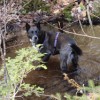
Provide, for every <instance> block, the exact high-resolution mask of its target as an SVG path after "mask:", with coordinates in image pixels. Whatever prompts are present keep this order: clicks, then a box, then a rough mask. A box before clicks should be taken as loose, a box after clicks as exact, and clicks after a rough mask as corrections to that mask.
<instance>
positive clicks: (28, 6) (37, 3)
mask: <svg viewBox="0 0 100 100" xmlns="http://www.w3.org/2000/svg"><path fill="white" fill-rule="evenodd" d="M44 5H45V6H44ZM22 6H23V10H21V12H22V13H24V14H26V13H28V12H30V11H37V10H39V9H41V10H42V11H46V12H49V9H50V7H49V6H48V5H46V3H45V2H43V1H42V0H31V1H30V2H28V1H23V3H22Z"/></svg>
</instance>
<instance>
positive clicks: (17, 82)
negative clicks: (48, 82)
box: [0, 47, 46, 100]
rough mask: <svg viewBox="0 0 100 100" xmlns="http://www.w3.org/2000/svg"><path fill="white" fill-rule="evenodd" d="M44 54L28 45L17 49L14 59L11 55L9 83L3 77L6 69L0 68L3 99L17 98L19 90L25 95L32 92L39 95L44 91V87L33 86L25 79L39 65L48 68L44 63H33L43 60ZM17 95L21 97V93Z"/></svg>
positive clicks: (1, 95) (0, 87)
mask: <svg viewBox="0 0 100 100" xmlns="http://www.w3.org/2000/svg"><path fill="white" fill-rule="evenodd" d="M42 56H43V54H41V53H39V52H38V51H37V50H36V49H34V48H32V47H28V48H22V49H20V50H19V51H17V56H16V57H15V58H14V59H12V58H10V57H8V58H7V59H6V67H7V71H8V77H7V79H8V80H7V83H5V81H4V79H3V78H2V77H3V72H4V69H3V68H2V69H1V70H0V77H1V81H0V98H2V100H4V99H7V100H15V98H16V95H17V94H18V92H19V91H21V92H22V95H25V96H28V95H31V94H32V93H35V94H36V95H37V96H39V95H40V94H41V93H43V90H44V89H43V88H40V87H37V86H36V85H32V86H31V85H30V84H26V83H24V81H23V79H24V78H25V77H26V76H27V74H28V73H29V72H30V71H32V70H35V69H36V68H38V67H43V68H44V69H46V66H45V65H44V64H41V65H40V64H38V65H34V64H33V61H35V62H37V63H38V62H41V57H42ZM17 97H20V95H17Z"/></svg>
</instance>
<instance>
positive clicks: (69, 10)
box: [63, 4, 73, 22]
mask: <svg viewBox="0 0 100 100" xmlns="http://www.w3.org/2000/svg"><path fill="white" fill-rule="evenodd" d="M72 7H73V5H72V4H70V5H69V6H67V7H66V8H65V9H64V10H63V14H64V15H65V17H66V19H67V20H68V21H69V22H70V21H71V20H72V16H71V10H72Z"/></svg>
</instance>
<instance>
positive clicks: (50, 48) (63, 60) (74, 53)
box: [26, 23, 82, 72]
mask: <svg viewBox="0 0 100 100" xmlns="http://www.w3.org/2000/svg"><path fill="white" fill-rule="evenodd" d="M30 27H31V26H30ZM36 27H37V28H38V30H39V34H38V35H37V36H38V42H37V44H43V48H42V49H41V50H40V52H41V53H46V54H45V56H44V57H43V61H45V62H47V61H48V60H49V58H50V56H51V55H56V54H60V68H61V70H62V72H70V71H75V70H77V67H78V58H79V55H82V50H81V49H80V48H79V47H78V46H77V45H76V42H75V40H74V39H72V38H70V37H68V36H67V35H66V34H64V33H61V32H60V34H59V36H58V40H57V45H56V48H54V41H55V37H56V34H57V33H53V32H45V31H42V30H41V27H40V23H37V24H36ZM28 29H30V28H29V25H28V24H26V31H27V32H28ZM28 34H30V33H28ZM44 41H45V42H44Z"/></svg>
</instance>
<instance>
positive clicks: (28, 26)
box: [25, 23, 30, 32]
mask: <svg viewBox="0 0 100 100" xmlns="http://www.w3.org/2000/svg"><path fill="white" fill-rule="evenodd" d="M25 27H26V31H27V32H28V30H29V29H30V25H29V24H28V23H26V26H25Z"/></svg>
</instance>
